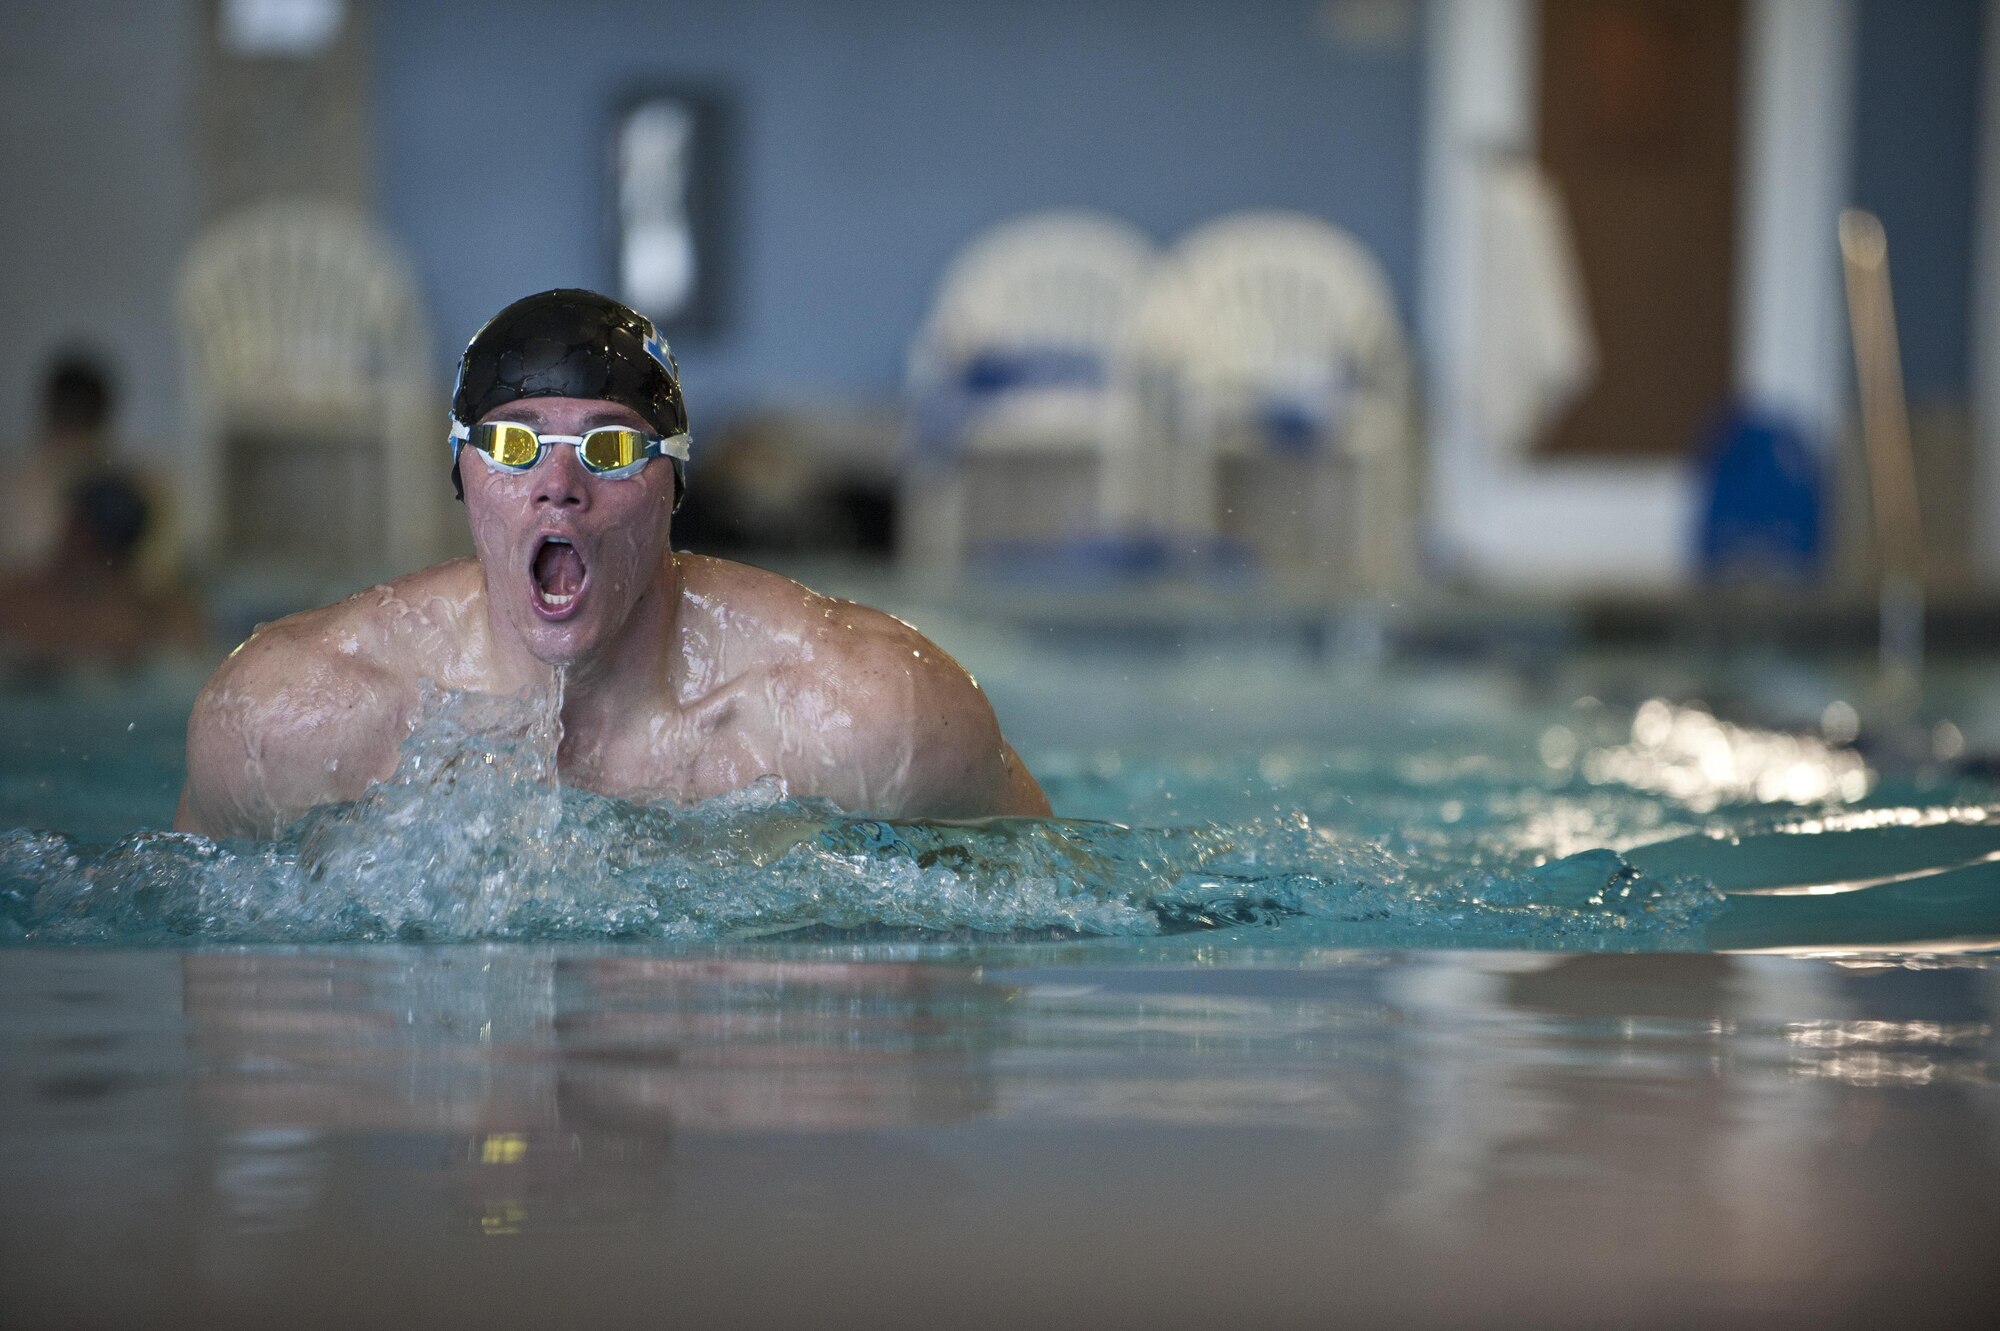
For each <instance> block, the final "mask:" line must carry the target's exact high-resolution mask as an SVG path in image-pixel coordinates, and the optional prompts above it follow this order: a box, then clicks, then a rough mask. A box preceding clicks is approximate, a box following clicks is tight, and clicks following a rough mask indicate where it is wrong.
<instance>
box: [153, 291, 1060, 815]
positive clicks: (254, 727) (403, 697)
mask: <svg viewBox="0 0 2000 1331" xmlns="http://www.w3.org/2000/svg"><path fill="white" fill-rule="evenodd" d="M451 419H452V429H451V443H452V458H453V463H452V480H453V483H454V484H455V485H456V486H458V488H459V494H460V497H461V498H462V499H463V500H464V501H465V508H466V516H467V518H468V519H469V520H470V523H471V526H472V541H473V548H474V550H475V551H476V557H475V558H472V559H458V560H452V561H450V562H447V563H444V564H439V565H437V566H436V567H434V568H428V569H424V570H423V571H421V572H417V573H412V574H409V575H407V576H405V577H402V578H399V579H397V580H396V581H394V582H391V583H388V584H386V585H384V586H380V587H375V588H372V589H370V590H369V591H365V592H362V593H359V594H358V595H356V596H353V597H350V598H349V599H347V600H345V601H342V602H340V603H339V604H337V605H331V606H327V607H325V608H323V609H319V610H310V611H307V612H305V613H303V614H298V615H293V616H291V617H290V618H287V619H283V620H279V621H278V622H277V623H274V624H268V625H265V626H263V627H262V628H260V629H258V631H257V632H256V633H255V634H253V635H252V636H251V637H250V639H249V641H247V642H245V643H244V644H243V645H242V646H240V647H238V648H237V649H236V650H235V652H233V653H232V654H231V655H230V657H229V659H228V660H227V661H226V662H224V663H223V665H222V667H221V668H220V669H218V670H217V671H216V673H215V675H214V677H213V678H212V679H210V680H209V682H208V684H207V686H206V687H205V688H203V690H202V692H201V696H200V697H199V698H198V699H197V700H196V702H195V706H194V713H193V715H192V717H190V719H189V722H188V749H187V768H188V779H187V786H186V788H185V789H184V790H183V792H182V794H181V803H180V811H179V813H178V814H177V815H176V817H175V820H174V825H175V826H176V827H178V828H180V829H182V830H184V831H194V832H203V833H207V834H209V835H211V836H270V835H274V834H275V833H276V832H277V831H278V830H279V829H281V828H282V827H284V826H285V825H286V824H287V823H289V822H291V821H292V820H293V819H295V818H297V817H298V816H299V815H300V814H302V813H304V812H305V811H306V810H307V809H309V808H312V807H313V806H315V805H320V804H327V803H333V802H336V801H341V800H349V799H353V798H355V797H357V796H358V795H360V794H361V793H362V792H363V791H364V790H365V789H367V787H369V786H370V785H372V784H374V783H376V782H380V781H383V780H385V779H387V778H388V777H389V776H390V775H391V774H392V773H393V772H394V770H395V767H396V761H397V752H398V748H399V746H400V744H401V742H402V740H403V738H404V737H405V736H406V735H408V734H409V733H410V730H411V728H412V727H413V726H414V725H415V724H416V720H417V708H418V700H419V697H420V693H421V686H422V684H423V682H424V681H426V680H430V681H434V682H435V683H436V684H438V685H441V686H443V687H445V688H450V689H461V690H468V691H473V692H480V693H490V694H520V693H527V692H532V691H543V692H546V691H548V690H550V689H551V688H552V686H554V685H555V683H556V682H557V681H560V690H561V692H560V696H561V700H562V742H561V748H560V750H559V753H558V758H557V761H558V766H559V768H560V771H561V773H562V776H563V779H564V780H565V781H568V782H570V783H572V784H575V785H578V786H582V787H585V788H587V789H590V790H594V791H597V792H599V793H601V794H605V795H612V796H618V797H621V798H628V799H635V800H648V801H652V800H671V801H674V802H676V803H681V804H689V803H693V802H695V801H698V800H704V799H708V798H710V797H712V796H715V795H720V794H723V793H725V792H727V791H731V790H735V789H738V788H740V787H743V786H746V785H749V784H750V783H752V782H754V781H756V780H758V779H760V778H762V777H765V776H775V777H777V778H778V779H779V780H781V781H782V782H783V783H784V785H785V788H786V790H787V791H788V792H789V793H790V794H792V795H793V796H821V797H824V798H826V799H829V800H832V801H833V802H834V803H836V804H838V805H840V806H841V807H842V808H845V809H848V810H850V811H853V812H857V813H871V814H878V815H882V816H889V817H898V816H908V817H980V816H985V815H993V814H1046V813H1047V812H1048V811H1049V806H1048V800H1047V799H1046V798H1045V797H1044V796H1043V794H1042V791H1041V788H1040V786H1038V785H1037V784H1036V782H1035V779H1034V777H1033V776H1032V775H1030V774H1029V772H1028V770H1027V768H1025V767H1024V766H1023V765H1022V764H1021V760H1020V759H1019V758H1018V757H1017V756H1016V755H1015V753H1014V751H1013V749H1012V748H1011V747H1010V746H1009V745H1008V743H1007V741H1006V740H1005V738H1003V737H1002V735H1001V733H1000V728H999V724H998V723H997V722H996V721H995V719H994V716H993V709H992V707H991V706H990V705H989V704H988V703H987V701H986V697H985V695H984V694H983V693H981V692H980V690H979V686H978V685H977V684H975V683H974V682H973V680H972V677H971V676H970V675H968V674H967V673H966V672H965V671H964V670H963V669H962V668H960V666H959V665H958V664H957V663H956V662H955V661H953V660H952V659H951V658H950V657H948V656H946V655H945V654H944V653H943V652H941V651H939V650H938V648H937V647H936V646H935V645H933V644H932V643H931V642H930V641H929V640H928V639H926V638H925V637H924V636H923V635H922V634H920V633H918V632H917V631H916V630H915V629H913V628H911V627H910V626H909V625H907V624H904V623H902V622H901V621H899V620H896V619H894V618H891V617H890V616H888V615H885V614H882V613H881V612H879V611H876V610H870V609H868V608H866V607H864V606H860V605H856V604H854V603H852V602H849V601H837V600H832V599H830V598H827V597H824V596H820V595H817V594H815V593H813V592H811V591H808V590H807V589H806V588H804V587H801V586H799V585H798V584H797V583H794V582H791V581H789V580H787V579H785V578H782V577H779V576H777V575H776V574H772V573H767V572H764V571H762V570H759V569H754V568H750V567H747V566H745V565H742V564H734V563H729V562H726V561H723V560H719V559H710V558H705V557H702V556H699V555H691V554H684V553H676V552H675V551H673V550H672V549H670V548H669V546H668V543H667V541H668V530H669V527H670V524H671V519H672V516H673V513H674V510H675V508H676V507H677V506H678V505H679V502H680V498H681V494H682V487H683V482H684V473H683V469H682V463H683V461H684V460H685V459H686V457H687V450H688V441H689V435H688V428H687V411H686V407H685V405H684V404H683V402H682V398H681V390H680V382H679V371H678V369H677V367H676V366H675V364H674V360H673V356H672V354H671V353H670V352H669V351H668V350H667V346H666V343H665V342H664V341H663V340H662V339H661V338H660V336H659V334H658V332H657V331H655V329H654V328H653V325H652V323H651V322H650V321H648V320H647V319H645V318H644V317H643V316H641V315H639V314H637V313H635V312H634V311H632V310H630V309H628V308H626V307H625V306H623V305H621V304H619V303H618V302H616V301H613V300H609V299H607V298H605V297H603V296H599V295H596V294H594V293H592V292H588V291H575V290H559V291H547V292H543V293H541V294H540V295H535V296H529V297H527V298H525V299H523V300H520V301H516V302H515V303H514V304H512V305H509V306H508V307H507V308H506V309H504V310H502V311H501V312H500V313H499V314H497V315H495V316H494V317H493V319H492V320H491V321H490V322H488V323H487V325H486V326H485V327H484V328H482V329H480V330H479V332H478V334H477V335H476V336H474V338H473V339H472V342H471V344H470V345H469V346H468V347H467V348H466V350H465V356H464V357H463V359H462V360H460V362H459V371H458V383H457V386H456V388H455V389H454V390H453V393H452V402H451ZM662 459H665V460H666V461H667V464H668V465H661V460H662Z"/></svg>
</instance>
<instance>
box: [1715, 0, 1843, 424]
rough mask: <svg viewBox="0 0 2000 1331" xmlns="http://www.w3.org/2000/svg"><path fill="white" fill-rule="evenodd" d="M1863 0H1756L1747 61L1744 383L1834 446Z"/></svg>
mask: <svg viewBox="0 0 2000 1331" xmlns="http://www.w3.org/2000/svg"><path fill="white" fill-rule="evenodd" d="M1855 26H1856V9H1855V0H1755V2H1754V3H1753V4H1752V5H1751V7H1750V13H1749V31H1748V33H1747V39H1748V40H1747V49H1746V51H1745V56H1746V57H1747V58H1746V59H1745V60H1744V62H1743V112H1744V134H1743V153H1742V159H1741V170H1742V175H1741V178H1740V193H1741V199H1742V203H1741V213H1740V218H1741V221H1740V225H1739V230H1738V238H1737V243H1738V253H1739V255H1740V262H1741V265H1742V268H1741V272H1740V275H1739V277H1738V280H1737V292H1738V294H1737V301H1736V379H1737V388H1738V390H1739V392H1740V393H1741V394H1742V396H1743V397H1744V399H1745V400H1746V401H1748V402H1749V403H1750V404H1751V405H1753V406H1757V407H1761V408H1766V409H1769V410H1772V411H1775V412H1780V413H1782V414H1784V415H1786V416H1789V417H1791V418H1792V419H1794V420H1796V421H1797V422H1799V424H1801V425H1803V426H1804V427H1805V428H1806V429H1808V430H1809V431H1811V432H1812V433H1813V434H1814V435H1815V436H1817V438H1818V440H1819V442H1820V443H1821V444H1822V445H1823V446H1826V445H1830V444H1831V443H1832V442H1833V440H1835V439H1836V438H1837V437H1838V432H1839V430H1840V428H1841V425H1842V422H1844V421H1845V420H1846V419H1847V418H1848V416H1849V415H1850V414H1851V413H1850V410H1849V404H1848V397H1849V394H1850V389H1849V387H1848V386H1849V384H1850V383H1851V382H1852V379H1851V376H1850V374H1849V373H1848V369H1847V356H1848V344H1847V318H1846V306H1845V305H1844V303H1843V297H1842V293H1841V276H1840V248H1839V243H1838V240H1837V238H1836V237H1835V234H1834V227H1835V222H1836V219H1837V218H1838V216H1839V214H1840V210H1841V209H1842V208H1843V207H1845V206H1846V205H1847V201H1848V185H1849V178H1850V175H1851V170H1852V162H1853V156H1854V154H1853V142H1854V67H1855V49H1854V33H1855Z"/></svg>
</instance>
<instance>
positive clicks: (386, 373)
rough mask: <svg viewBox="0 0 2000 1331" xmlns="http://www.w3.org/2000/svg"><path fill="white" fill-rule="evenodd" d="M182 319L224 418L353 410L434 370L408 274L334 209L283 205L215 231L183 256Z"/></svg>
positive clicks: (376, 235)
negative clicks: (360, 401)
mask: <svg viewBox="0 0 2000 1331" xmlns="http://www.w3.org/2000/svg"><path fill="white" fill-rule="evenodd" d="M180 314H181V323H182V329H183V333H184V335H185V336H186V337H187V339H188V344H189V350H190V352H191V354H192V360H193V368H194V369H195V370H196V373H197V374H198V375H199V376H200V377H201V378H202V379H203V380H204V381H205V382H204V383H203V384H202V385H200V387H201V388H203V389H204V390H205V391H206V393H207V394H209V395H210V396H211V400H212V401H213V402H214V403H215V404H216V405H217V406H218V407H219V408H221V409H223V410H228V411H234V410H247V411H250V412H255V413H258V414H265V413H270V414H285V413H289V412H296V411H299V410H301V409H304V410H320V411H323V410H330V409H340V408H342V407H344V406H346V407H351V406H352V404H353V403H354V402H355V400H356V397H357V395H362V396H367V395H371V394H377V393H379V392H381V391H382V389H383V388H384V386H385V385H388V384H391V383H400V382H407V381H409V380H410V379H411V378H413V377H414V378H417V379H421V378H422V377H424V375H425V372H426V370H427V368H428V364H429V356H430V335H429V332H428V330H427V329H426V327H425V323H424V318H423V313H422V308H421V306H420V304H419V303H418V300H417V297H416V291H415V284H414V282H413V281H412V280H411V277H410V269H409V265H408V264H407V263H406V262H405V261H404V260H403V258H402V256H401V255H400V254H399V253H398V252H397V251H396V249H395V247H394V246H393V245H392V244H391V243H390V242H389V240H388V239H387V237H385V236H383V235H382V234H381V233H380V232H379V231H377V230H376V228H375V227H374V226H373V225H371V224H370V223H369V222H368V221H367V219H365V218H363V217H361V216H360V215H358V214H356V213H353V212H351V211H348V210H347V209H344V208H339V207H336V206H332V205H327V204H320V203H312V202H307V201H290V200H287V201H281V202H277V203H271V204H266V205H262V206H259V207H257V208H254V209H251V210H249V211H247V212H244V213H240V214H237V215H236V216H234V217H231V218H228V219H226V220H224V221H223V222H221V223H219V224H217V225H216V226H215V227H214V228H213V229H212V230H210V231H209V232H208V233H207V234H205V235H204V236H202V237H201V239H200V240H199V241H198V242H196V244H195V247H194V249H193V250H192V251H191V252H190V254H189V255H188V259H187V263H186V265H185V267H184V268H183V270H182V276H181V284H180Z"/></svg>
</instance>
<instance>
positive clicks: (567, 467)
mask: <svg viewBox="0 0 2000 1331" xmlns="http://www.w3.org/2000/svg"><path fill="white" fill-rule="evenodd" d="M529 475H531V476H533V477H534V478H535V503H536V504H538V505H540V504H546V505H548V506H549V507H551V508H588V507H590V475H589V473H588V472H586V471H584V469H583V461H582V459H580V458H578V457H577V455H576V450H575V449H574V448H571V447H569V446H568V445H567V444H556V445H553V446H551V447H550V449H549V452H548V456H547V457H544V458H543V459H542V461H541V465H540V466H538V467H536V468H535V469H534V470H533V471H532V472H530V473H529Z"/></svg>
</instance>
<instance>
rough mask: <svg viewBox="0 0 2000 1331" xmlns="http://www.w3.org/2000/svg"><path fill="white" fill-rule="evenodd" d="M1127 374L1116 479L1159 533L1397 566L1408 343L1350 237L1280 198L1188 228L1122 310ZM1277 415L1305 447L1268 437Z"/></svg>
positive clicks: (1411, 467)
mask: <svg viewBox="0 0 2000 1331" xmlns="http://www.w3.org/2000/svg"><path fill="white" fill-rule="evenodd" d="M1123 375H1124V376H1125V378H1126V380H1127V381H1128V383H1130V384H1132V385H1133V386H1134V387H1133V395H1134V397H1135V400H1137V401H1139V402H1140V403H1141V404H1142V406H1141V410H1139V411H1138V412H1136V413H1135V415H1134V416H1133V418H1132V423H1131V428H1130V429H1128V430H1126V431H1124V432H1123V433H1121V435H1120V436H1119V442H1118V448H1117V470H1118V472H1119V474H1120V475H1121V477H1122V478H1123V479H1122V480H1121V481H1120V482H1119V483H1118V485H1117V487H1116V488H1117V489H1119V490H1120V491H1122V492H1127V493H1130V494H1131V495H1132V496H1133V498H1132V500H1131V503H1132V505H1133V507H1134V508H1135V509H1137V510H1138V511H1141V512H1148V513H1151V514H1154V515H1155V517H1156V520H1157V521H1158V522H1159V523H1160V524H1161V525H1162V526H1163V527H1164V528H1165V530H1166V531H1167V532H1168V533H1169V534H1170V535H1174V536H1182V537H1186V538H1189V539H1191V540H1194V541H1196V542H1199V541H1202V540H1205V539H1211V538H1213V537H1216V536H1218V535H1228V536H1238V537H1241V538H1242V539H1244V540H1247V541H1248V542H1249V543H1250V544H1251V545H1253V546H1254V547H1256V548H1257V549H1258V552H1259V554H1260V555H1261V556H1262V557H1263V558H1264V560H1265V561H1266V562H1267V563H1268V564H1269V565H1271V566H1273V567H1274V568H1277V569H1280V570H1289V571H1291V572H1293V573H1297V574H1304V575H1307V576H1309V577H1311V578H1312V579H1313V580H1314V581H1316V582H1318V583H1320V584H1322V585H1328V586H1333V585H1341V584H1345V585H1347V586H1349V587H1353V588H1358V589H1364V590H1373V591H1384V590H1388V589H1391V588H1394V587H1396V586H1398V585H1401V584H1403V583H1404V582H1406V581H1407V580H1408V579H1409V578H1410V576H1411V575H1412V571H1413V568H1414V563H1415V559H1414V548H1415V530H1414V528H1415V512H1414V495H1415V492H1416V486H1415V480H1416V458H1415V456H1414V431H1413V429H1412V422H1411V412H1410V387H1411V385H1410V364H1409V351H1408V343H1407V341H1406V339H1405V337H1404V333H1403V328H1402V324H1401V321H1400V320H1399V319H1398V318H1397V315H1396V309H1395V301H1394V297H1393V294H1392V292H1391V290H1390V287H1389V283H1388V280H1387V278H1386V277H1385V276H1384V274H1383V272H1382V269H1381V265H1380V264H1378V263H1377V262H1376V260H1375V257H1374V256H1373V255H1372V254H1371V253H1370V252H1369V251H1368V249H1367V248H1366V247H1365V246H1363V245H1362V244H1361V243H1360V242H1359V241H1357V240H1355V239H1354V238H1353V237H1352V236H1350V235H1348V234H1347V233H1345V232H1343V231H1340V230H1338V229H1337V228H1335V227H1332V226H1330V225H1328V224H1327V223H1325V222H1322V221H1319V220H1318V219H1316V218H1313V217H1309V216H1306V215H1304V214H1300V213H1287V212H1259V213H1242V214H1236V215H1233V216H1229V217H1225V218H1221V219H1219V220H1217V221H1214V222H1211V223H1209V224H1207V225H1205V226H1203V227H1201V228H1200V229H1198V230H1196V231H1194V232H1192V233H1191V234H1189V235H1188V236H1187V237H1186V238H1185V239H1183V240H1182V241H1181V242H1180V243H1179V244H1178V245H1176V246H1175V247H1174V249H1173V250H1172V251H1171V252H1170V253H1169V254H1168V256H1167V257H1166V258H1165V259H1164V260H1163V261H1162V262H1161V264H1160V265H1159V267H1158V269H1157V270H1156V276H1155V278H1154V280H1153V281H1152V282H1151V283H1150V284H1149V286H1148V288H1147V292H1146V295H1145V298H1144V300H1143V301H1142V302H1141V304H1140V307H1139V309H1138V310H1137V312H1136V313H1135V314H1134V316H1133V327H1132V334H1131V341H1130V343H1129V344H1128V356H1127V359H1126V361H1125V364H1124V367H1123ZM1278 415H1283V416H1287V417H1289V418H1291V419H1293V420H1294V421H1295V422H1297V424H1298V426H1299V432H1300V433H1302V434H1305V435H1308V436H1310V437H1309V438H1308V439H1305V440H1302V441H1295V442H1302V443H1304V444H1306V445H1308V446H1306V447H1300V448H1297V449H1294V450H1291V451H1289V452H1288V451H1287V450H1285V449H1283V448H1280V447H1277V446H1274V443H1273V439H1272V433H1273V432H1272V430H1271V428H1270V421H1271V419H1272V418H1273V417H1274V416H1278Z"/></svg>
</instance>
